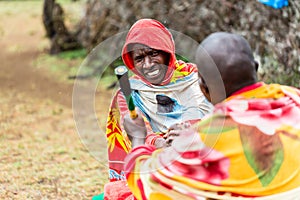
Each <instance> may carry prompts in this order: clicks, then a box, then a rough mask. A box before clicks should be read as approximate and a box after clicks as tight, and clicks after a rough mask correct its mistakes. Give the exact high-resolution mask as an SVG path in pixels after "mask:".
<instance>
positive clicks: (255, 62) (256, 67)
mask: <svg viewBox="0 0 300 200" xmlns="http://www.w3.org/2000/svg"><path fill="white" fill-rule="evenodd" d="M254 64H255V71H256V72H257V70H258V67H259V64H258V62H257V61H256V60H254Z"/></svg>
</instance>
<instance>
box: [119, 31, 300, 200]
mask: <svg viewBox="0 0 300 200" xmlns="http://www.w3.org/2000/svg"><path fill="white" fill-rule="evenodd" d="M196 58H197V61H198V62H199V63H200V62H201V68H199V73H200V77H201V81H200V87H201V89H202V91H203V93H204V94H205V95H206V97H207V98H208V99H209V100H210V101H211V102H212V103H214V104H215V109H214V112H213V114H212V115H211V116H210V117H208V118H207V119H205V120H202V121H201V122H200V124H199V126H198V127H196V128H197V131H198V132H199V133H200V134H198V133H196V132H195V130H194V129H185V130H182V131H181V132H180V135H179V136H178V137H177V138H175V139H174V140H173V143H172V146H171V147H168V148H164V149H158V150H157V149H155V148H154V147H153V146H151V145H144V146H143V145H142V143H140V144H136V145H137V146H136V147H135V148H134V149H133V150H132V151H131V153H130V154H129V155H128V157H127V158H126V166H125V171H126V177H127V183H128V186H129V188H130V189H131V191H132V192H133V194H134V196H135V197H136V198H137V199H143V200H144V199H150V200H151V199H168V200H169V199H206V198H208V199H253V198H254V199H297V198H299V197H298V196H299V193H300V185H299V183H300V156H299V153H297V152H299V149H300V91H299V90H297V89H295V88H292V87H288V86H281V85H278V84H270V85H267V84H265V83H263V82H257V78H256V70H257V67H258V64H257V62H256V61H255V60H254V58H253V55H252V52H251V48H250V45H249V44H248V42H247V41H246V40H245V39H244V38H243V37H241V36H239V35H236V34H230V33H224V32H220V33H214V34H211V35H210V36H208V37H207V38H206V39H205V40H204V41H203V42H202V43H201V45H200V47H199V49H198V51H197V56H196ZM216 72H217V73H216ZM219 73H220V74H219ZM219 80H223V82H224V85H223V83H221V82H220V81H219ZM223 86H224V87H223ZM216 88H217V89H216ZM218 88H223V91H224V92H222V90H220V89H218ZM220 94H221V95H220ZM222 94H223V95H222ZM139 132H140V135H138V134H136V136H137V137H142V134H143V130H142V129H141V130H140V131H139ZM136 133H137V132H136ZM139 145H140V146H139Z"/></svg>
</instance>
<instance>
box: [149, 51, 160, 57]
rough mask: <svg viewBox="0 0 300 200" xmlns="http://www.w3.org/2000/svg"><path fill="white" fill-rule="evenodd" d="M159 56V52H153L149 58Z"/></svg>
mask: <svg viewBox="0 0 300 200" xmlns="http://www.w3.org/2000/svg"><path fill="white" fill-rule="evenodd" d="M158 54H159V52H158V51H151V52H149V56H152V57H155V56H157V55H158Z"/></svg>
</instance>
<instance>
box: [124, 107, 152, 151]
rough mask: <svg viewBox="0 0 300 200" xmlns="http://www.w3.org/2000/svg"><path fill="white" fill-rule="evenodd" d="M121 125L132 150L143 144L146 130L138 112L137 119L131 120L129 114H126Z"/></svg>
mask: <svg viewBox="0 0 300 200" xmlns="http://www.w3.org/2000/svg"><path fill="white" fill-rule="evenodd" d="M123 124H124V129H125V131H126V133H127V135H128V138H129V139H130V141H131V145H132V148H133V147H136V146H139V145H143V144H145V138H146V135H147V129H146V125H145V122H144V119H143V117H142V115H141V113H140V112H138V117H137V118H135V119H131V118H130V115H129V113H128V114H126V115H125V117H124V123H123Z"/></svg>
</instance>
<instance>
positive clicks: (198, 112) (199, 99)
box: [106, 61, 211, 181]
mask: <svg viewBox="0 0 300 200" xmlns="http://www.w3.org/2000/svg"><path fill="white" fill-rule="evenodd" d="M176 63H177V64H176V66H177V67H176V73H174V74H173V77H172V81H171V82H170V83H169V84H167V85H165V86H164V87H162V86H153V85H147V84H145V83H144V82H143V81H142V80H141V79H139V77H137V76H134V77H132V78H131V79H130V83H131V85H132V89H133V92H132V97H133V100H134V103H135V105H136V107H138V108H139V109H140V110H141V111H142V114H143V115H144V121H145V124H146V127H147V130H148V131H147V132H148V133H147V134H148V137H147V140H146V143H148V144H153V143H154V141H155V139H156V138H157V137H160V135H163V134H164V133H165V132H166V131H167V129H168V128H169V127H170V126H171V125H172V124H175V123H180V122H183V121H190V122H191V124H193V123H195V122H197V121H198V120H199V119H201V118H202V117H203V116H204V115H205V114H206V113H209V111H210V109H211V105H210V104H209V103H208V102H207V100H206V99H205V97H204V96H203V95H202V93H200V89H199V85H198V81H197V80H198V77H197V73H196V72H197V71H196V67H195V66H194V65H189V64H186V63H184V62H181V61H179V62H177V61H176ZM179 63H180V64H179ZM157 96H166V97H169V98H170V99H171V100H172V102H173V106H172V108H171V109H170V110H168V111H169V112H164V110H163V109H164V108H165V107H164V105H160V104H159V103H158V102H157ZM170 105H171V103H169V104H168V105H167V106H170ZM128 112H129V111H128V108H127V105H126V100H125V98H124V95H123V94H122V93H121V92H120V91H118V92H117V93H116V95H115V96H114V98H113V101H112V103H111V106H110V111H109V116H108V120H107V127H106V135H107V141H108V158H109V167H110V171H109V176H110V180H111V181H115V180H125V176H124V173H123V172H122V170H123V164H124V158H125V156H126V155H127V153H128V152H129V150H130V148H131V144H130V141H129V139H128V137H127V135H126V133H125V131H124V129H123V125H122V121H123V117H124V116H125V115H126V114H127V113H128Z"/></svg>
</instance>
